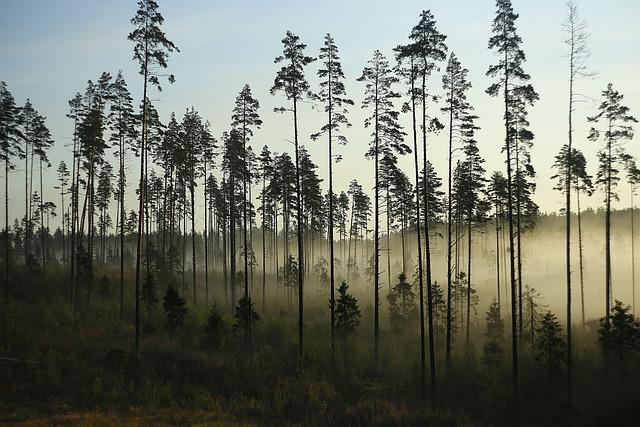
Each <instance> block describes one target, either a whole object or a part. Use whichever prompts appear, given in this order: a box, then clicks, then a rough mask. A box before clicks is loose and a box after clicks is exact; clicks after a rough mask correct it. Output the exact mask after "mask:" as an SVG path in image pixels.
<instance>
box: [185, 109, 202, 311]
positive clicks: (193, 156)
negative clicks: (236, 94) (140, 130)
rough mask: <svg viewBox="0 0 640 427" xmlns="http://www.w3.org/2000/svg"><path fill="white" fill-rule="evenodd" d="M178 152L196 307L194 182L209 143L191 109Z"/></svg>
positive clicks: (199, 121) (186, 115) (196, 116)
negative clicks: (187, 207) (186, 192)
mask: <svg viewBox="0 0 640 427" xmlns="http://www.w3.org/2000/svg"><path fill="white" fill-rule="evenodd" d="M179 137H180V150H181V152H182V154H183V158H182V162H181V163H180V164H178V168H179V173H180V175H181V178H182V179H183V180H184V182H185V183H186V185H187V186H188V188H189V194H190V195H191V260H192V275H193V304H194V305H197V303H198V301H197V298H196V288H197V284H196V279H197V274H196V225H195V217H196V213H195V212H196V202H195V193H196V190H195V188H196V180H198V178H200V175H201V173H202V171H201V170H200V168H199V164H200V162H201V159H202V156H203V153H204V149H205V144H206V143H207V142H209V136H208V135H207V131H206V129H205V127H204V125H203V123H202V118H201V117H200V114H198V112H196V111H195V110H194V109H193V107H192V108H191V110H187V112H186V113H185V115H184V118H183V119H182V124H181V125H180V136H179Z"/></svg>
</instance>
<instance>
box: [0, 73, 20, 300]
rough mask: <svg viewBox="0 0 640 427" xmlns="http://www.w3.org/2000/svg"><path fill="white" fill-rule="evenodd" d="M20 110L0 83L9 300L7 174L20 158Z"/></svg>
mask: <svg viewBox="0 0 640 427" xmlns="http://www.w3.org/2000/svg"><path fill="white" fill-rule="evenodd" d="M20 117H21V114H20V109H19V108H18V107H17V106H16V103H15V99H14V97H13V95H12V94H11V92H9V89H8V88H7V84H6V83H5V82H4V81H0V156H1V157H0V161H3V162H4V177H5V179H4V195H5V196H4V197H5V198H4V211H5V224H4V230H3V234H4V236H3V239H4V296H5V299H6V300H7V301H8V300H9V275H10V264H11V241H10V231H9V173H10V172H11V171H12V170H14V169H15V164H14V163H13V161H12V159H13V158H16V157H20V155H21V146H20V139H21V137H22V135H21V133H20Z"/></svg>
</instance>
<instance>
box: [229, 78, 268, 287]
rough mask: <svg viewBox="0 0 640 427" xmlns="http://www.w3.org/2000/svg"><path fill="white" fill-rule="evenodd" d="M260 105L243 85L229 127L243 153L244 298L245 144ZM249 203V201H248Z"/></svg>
mask: <svg viewBox="0 0 640 427" xmlns="http://www.w3.org/2000/svg"><path fill="white" fill-rule="evenodd" d="M259 108H260V104H259V103H258V100H257V99H255V98H253V95H252V94H251V88H250V87H249V85H248V84H247V85H245V86H244V87H243V88H242V90H241V91H240V94H239V95H238V96H237V97H236V104H235V107H234V108H233V113H232V115H231V127H232V128H234V129H236V130H237V131H238V132H239V133H240V134H241V135H242V153H243V161H242V163H243V173H242V192H243V199H242V229H243V231H242V236H243V252H244V274H245V278H246V280H245V283H244V297H245V298H249V299H250V298H251V297H250V295H249V262H248V256H249V241H248V239H247V236H248V231H247V203H248V202H247V197H248V192H247V182H248V180H249V179H250V178H249V163H248V159H247V144H248V142H249V139H250V138H251V137H252V136H253V129H252V128H254V127H255V128H260V125H261V124H262V120H260V116H259V115H258V109H259ZM249 203H250V201H249Z"/></svg>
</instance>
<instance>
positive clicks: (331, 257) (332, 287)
mask: <svg viewBox="0 0 640 427" xmlns="http://www.w3.org/2000/svg"><path fill="white" fill-rule="evenodd" d="M331 58H332V56H331V52H330V53H329V60H330V61H331ZM327 69H328V70H329V72H328V76H327V81H328V89H329V97H328V99H329V105H328V107H329V132H328V133H329V235H328V239H329V282H330V284H329V286H330V292H331V294H330V310H331V357H332V358H333V356H334V353H335V348H336V346H335V328H336V316H335V305H336V301H335V266H334V262H333V260H334V254H333V209H334V208H333V141H332V139H331V136H332V135H331V131H332V128H333V112H332V110H333V98H332V93H331V89H332V88H331V71H332V69H333V67H332V65H331V63H330V64H329V66H328V67H327Z"/></svg>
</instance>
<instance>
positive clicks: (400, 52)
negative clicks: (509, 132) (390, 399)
mask: <svg viewBox="0 0 640 427" xmlns="http://www.w3.org/2000/svg"><path fill="white" fill-rule="evenodd" d="M416 50H417V49H416V47H415V45H413V44H409V45H406V46H398V47H397V48H396V59H397V61H398V67H397V68H398V71H399V74H400V75H402V76H404V77H405V78H406V79H407V80H408V82H409V99H410V102H409V103H405V104H404V105H403V111H411V124H412V126H411V128H412V136H413V163H414V173H415V191H416V194H415V218H416V219H415V222H416V226H415V227H416V238H417V246H418V272H417V273H418V277H417V279H418V292H419V293H418V296H419V303H418V305H419V308H420V389H421V392H422V397H423V398H425V397H426V388H427V387H426V380H427V379H426V357H425V331H424V274H423V262H422V260H423V258H422V233H421V231H422V230H421V224H420V218H421V217H420V198H421V192H420V186H419V181H420V180H419V173H420V168H419V166H418V165H419V162H418V157H419V151H418V130H417V127H418V125H417V118H416V115H417V107H416V103H417V100H418V96H419V90H418V88H417V87H416V81H417V79H418V75H419V74H418V58H417V52H416ZM407 62H408V66H407V65H405V64H406V63H407ZM429 292H431V288H429V289H428V290H427V294H428V293H429ZM429 301H431V303H432V302H433V301H432V298H429ZM428 310H431V313H432V314H433V310H432V308H431V307H428ZM430 320H431V323H430V328H429V350H430V353H429V355H430V359H429V360H430V366H431V374H432V375H431V385H432V388H433V387H434V386H435V374H434V373H435V362H434V360H435V357H434V355H435V354H434V353H432V351H433V349H434V346H433V345H432V342H433V338H432V337H433V335H434V330H433V317H431V318H430ZM434 395H435V393H434ZM433 402H434V400H433V399H432V403H433Z"/></svg>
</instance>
